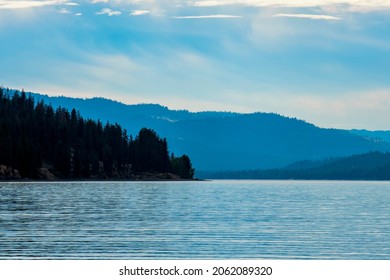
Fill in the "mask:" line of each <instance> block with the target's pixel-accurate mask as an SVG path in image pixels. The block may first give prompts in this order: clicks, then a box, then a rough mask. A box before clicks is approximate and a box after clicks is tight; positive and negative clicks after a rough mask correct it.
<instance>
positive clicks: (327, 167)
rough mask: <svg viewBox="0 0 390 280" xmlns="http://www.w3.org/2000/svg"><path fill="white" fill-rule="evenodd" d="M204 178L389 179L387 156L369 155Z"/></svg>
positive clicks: (376, 153) (211, 173)
mask: <svg viewBox="0 0 390 280" xmlns="http://www.w3.org/2000/svg"><path fill="white" fill-rule="evenodd" d="M201 176H203V177H205V178H208V179H297V180H390V153H380V152H370V153H366V154H361V155H354V156H349V157H343V158H333V159H326V160H323V161H303V162H297V163H294V164H292V165H289V166H287V167H285V168H278V169H259V170H241V171H221V172H204V173H201Z"/></svg>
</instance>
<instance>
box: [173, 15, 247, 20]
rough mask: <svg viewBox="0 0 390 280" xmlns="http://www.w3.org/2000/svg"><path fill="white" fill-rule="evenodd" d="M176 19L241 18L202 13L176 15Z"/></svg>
mask: <svg viewBox="0 0 390 280" xmlns="http://www.w3.org/2000/svg"><path fill="white" fill-rule="evenodd" d="M172 18H175V19H212V18H215V19H224V18H241V16H236V15H201V16H175V17H172Z"/></svg>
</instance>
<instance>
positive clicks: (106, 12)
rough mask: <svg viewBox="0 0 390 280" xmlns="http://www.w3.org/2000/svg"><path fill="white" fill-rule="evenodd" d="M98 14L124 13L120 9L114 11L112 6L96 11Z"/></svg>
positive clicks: (113, 14) (115, 14) (117, 14)
mask: <svg viewBox="0 0 390 280" xmlns="http://www.w3.org/2000/svg"><path fill="white" fill-rule="evenodd" d="M96 14H97V15H108V16H110V17H111V16H119V15H121V14H122V12H120V11H113V10H111V9H110V8H103V9H101V10H100V11H99V12H96Z"/></svg>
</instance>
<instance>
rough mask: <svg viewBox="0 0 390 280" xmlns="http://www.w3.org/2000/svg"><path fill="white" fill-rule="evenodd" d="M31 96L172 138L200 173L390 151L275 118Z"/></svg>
mask: <svg viewBox="0 0 390 280" xmlns="http://www.w3.org/2000/svg"><path fill="white" fill-rule="evenodd" d="M31 95H32V96H33V97H34V98H35V100H36V102H39V101H40V100H44V102H45V103H48V104H52V105H53V107H58V106H61V107H65V108H68V109H70V108H76V109H77V110H79V111H80V112H81V113H82V115H83V116H84V117H86V118H91V119H95V120H96V119H99V120H101V121H102V122H106V121H109V122H111V123H118V124H120V125H121V126H122V127H124V128H125V129H126V130H127V132H128V133H129V134H132V135H135V134H136V133H137V132H138V131H139V129H140V128H142V127H148V128H151V129H154V130H155V131H156V132H157V133H158V134H159V135H161V136H162V137H165V138H167V140H168V142H169V143H170V146H171V150H172V151H173V152H174V153H175V154H187V155H189V156H190V157H191V159H192V162H193V165H194V167H195V169H196V170H205V171H207V170H211V171H218V170H240V169H257V168H260V169H262V168H281V167H284V166H287V165H288V164H292V163H294V162H297V161H300V160H322V159H324V158H330V157H342V156H350V155H354V154H362V153H366V152H370V151H382V152H387V151H390V143H389V142H386V141H378V140H377V139H374V138H372V137H367V136H364V135H358V134H357V133H356V132H354V131H349V130H342V129H329V128H320V127H318V126H315V125H314V124H311V123H308V122H306V121H304V120H299V119H296V118H291V117H285V116H281V115H278V114H275V113H262V112H256V113H235V112H215V111H206V112H190V111H188V110H170V109H169V108H168V107H166V106H162V105H159V104H136V105H126V104H123V103H121V102H118V101H114V100H110V99H106V98H101V97H96V98H92V99H82V98H71V97H64V96H62V97H50V96H48V95H41V94H36V93H31Z"/></svg>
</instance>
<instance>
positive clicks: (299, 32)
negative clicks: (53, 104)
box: [0, 0, 390, 130]
mask: <svg viewBox="0 0 390 280" xmlns="http://www.w3.org/2000/svg"><path fill="white" fill-rule="evenodd" d="M0 58H1V67H0V85H1V84H2V85H3V86H5V87H10V88H17V89H21V88H24V89H26V90H28V91H34V92H41V93H45V94H49V95H66V96H74V97H92V96H103V97H107V98H111V99H116V100H120V101H122V102H124V103H128V104H134V103H160V104H162V105H166V106H168V107H169V108H172V109H189V110H191V111H202V110H223V111H225V110H226V111H238V112H258V111H261V112H275V113H279V114H282V115H286V116H290V117H297V118H300V119H304V120H306V121H308V122H312V123H314V124H316V125H318V126H321V127H335V128H367V129H388V130H390V0H387V1H384V0H382V1H381V0H377V1H360V0H349V1H348V0H345V1H336V0H330V1H324V0H290V1H287V0H286V1H283V0H274V1H271V0H219V1H218V0H199V1H195V0H193V1H185V0H169V1H168V0H160V1H157V0H69V1H68V0H47V1H44V0H42V1H33V0H20V1H19V0H0Z"/></svg>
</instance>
